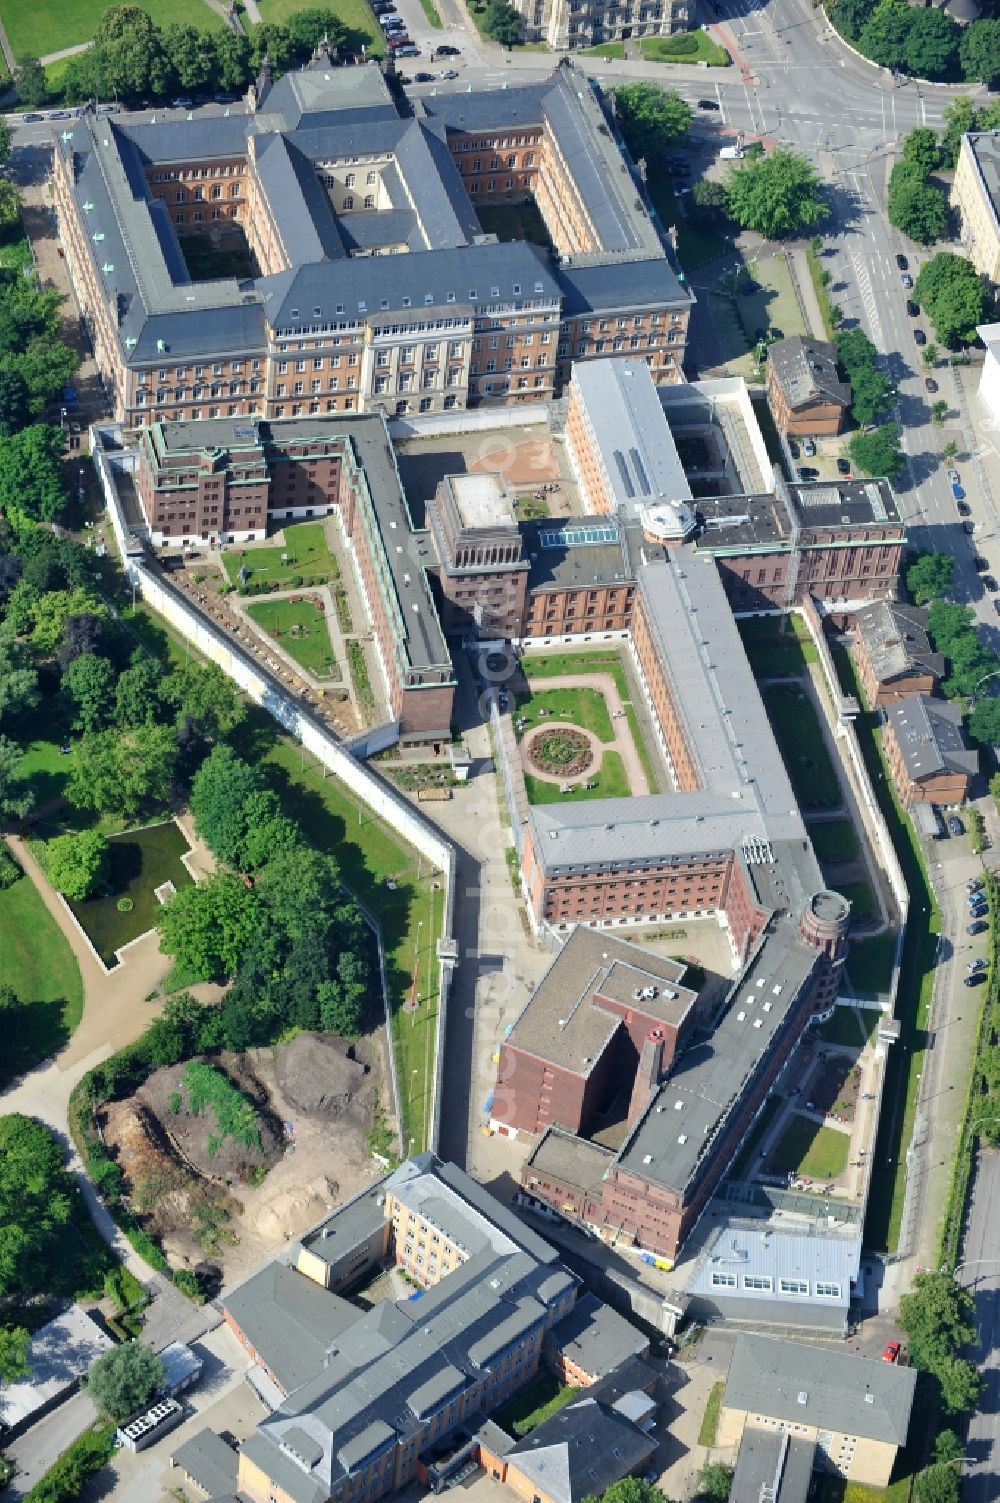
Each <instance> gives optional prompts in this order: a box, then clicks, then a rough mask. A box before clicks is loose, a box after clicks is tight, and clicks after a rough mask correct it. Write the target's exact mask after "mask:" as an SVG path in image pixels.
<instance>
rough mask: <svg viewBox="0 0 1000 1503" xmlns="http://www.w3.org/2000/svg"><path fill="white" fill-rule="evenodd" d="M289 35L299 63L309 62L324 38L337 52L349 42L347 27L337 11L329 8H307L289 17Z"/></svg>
mask: <svg viewBox="0 0 1000 1503" xmlns="http://www.w3.org/2000/svg"><path fill="white" fill-rule="evenodd" d="M287 25H288V34H289V36H290V37H291V39H292V46H293V47H294V48H295V55H296V58H297V59H298V61H300V62H307V61H308V60H309V58H310V57H311V56H312V54H313V52H314V51H315V50H316V48H317V47H318V46H319V44H320V42H321V41H323V39H324V37H325V38H326V40H327V41H328V42H329V44H330V49H331V51H333V52H336V50H337V48H338V47H342V46H343V45H344V43H345V42H346V40H347V27H346V26H345V25H344V23H343V21H342V20H341V19H340V17H339V16H338V15H337V12H336V11H335V10H330V9H329V7H327V6H307V7H306V9H305V10H297V11H294V12H293V13H292V15H290V16H289V17H288V22H287Z"/></svg>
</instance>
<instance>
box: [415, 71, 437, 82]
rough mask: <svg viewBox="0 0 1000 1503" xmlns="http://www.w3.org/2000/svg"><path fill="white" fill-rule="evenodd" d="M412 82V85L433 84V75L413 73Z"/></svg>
mask: <svg viewBox="0 0 1000 1503" xmlns="http://www.w3.org/2000/svg"><path fill="white" fill-rule="evenodd" d="M413 82H414V83H433V82H434V74H433V73H414V75H413Z"/></svg>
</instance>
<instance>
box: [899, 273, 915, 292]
mask: <svg viewBox="0 0 1000 1503" xmlns="http://www.w3.org/2000/svg"><path fill="white" fill-rule="evenodd" d="M899 280H900V281H901V282H902V284H903V286H904V287H905V288H906V290H907V292H909V290H910V288H911V287H912V286H913V278H912V277H911V276H910V273H909V272H908V271H904V272H903V273H902V274H901V275H900V278H899Z"/></svg>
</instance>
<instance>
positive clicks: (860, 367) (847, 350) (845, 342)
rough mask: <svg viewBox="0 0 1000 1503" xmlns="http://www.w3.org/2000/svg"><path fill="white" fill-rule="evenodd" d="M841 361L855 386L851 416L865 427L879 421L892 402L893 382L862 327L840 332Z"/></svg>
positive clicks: (838, 339) (836, 339)
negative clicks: (880, 363) (877, 358)
mask: <svg viewBox="0 0 1000 1503" xmlns="http://www.w3.org/2000/svg"><path fill="white" fill-rule="evenodd" d="M834 342H835V344H836V346H837V359H838V360H839V361H840V364H841V367H842V369H843V371H844V374H845V375H846V377H847V379H848V381H849V382H850V383H851V415H852V417H853V418H854V421H855V422H856V423H858V424H859V425H860V426H861V427H865V426H867V425H868V424H869V423H876V422H878V420H879V418H881V417H884V416H885V414H886V412H888V410H889V408H890V406H891V403H892V396H891V390H892V388H891V383H890V381H889V377H888V376H887V375H886V373H885V371H882V370H879V368H878V366H877V365H876V364H875V358H876V352H875V346H874V345H873V344H872V342H871V340H870V339H869V338H868V336H867V334H866V333H865V331H864V330H863V329H862V328H860V327H855V328H853V329H838V330H837V334H836V336H835V341H834Z"/></svg>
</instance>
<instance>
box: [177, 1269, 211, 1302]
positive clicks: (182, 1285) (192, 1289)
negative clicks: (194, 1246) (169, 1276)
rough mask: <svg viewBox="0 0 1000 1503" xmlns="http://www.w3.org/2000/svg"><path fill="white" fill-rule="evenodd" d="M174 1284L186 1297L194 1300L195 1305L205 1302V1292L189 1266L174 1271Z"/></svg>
mask: <svg viewBox="0 0 1000 1503" xmlns="http://www.w3.org/2000/svg"><path fill="white" fill-rule="evenodd" d="M174 1286H175V1288H177V1289H179V1290H180V1291H181V1293H182V1294H186V1295H187V1297H188V1299H192V1300H194V1302H195V1304H196V1305H203V1304H204V1303H205V1293H204V1290H203V1289H202V1287H201V1285H200V1284H199V1282H198V1280H197V1278H196V1276H195V1275H194V1274H193V1273H192V1272H191V1270H190V1269H189V1268H178V1269H175V1271H174Z"/></svg>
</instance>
